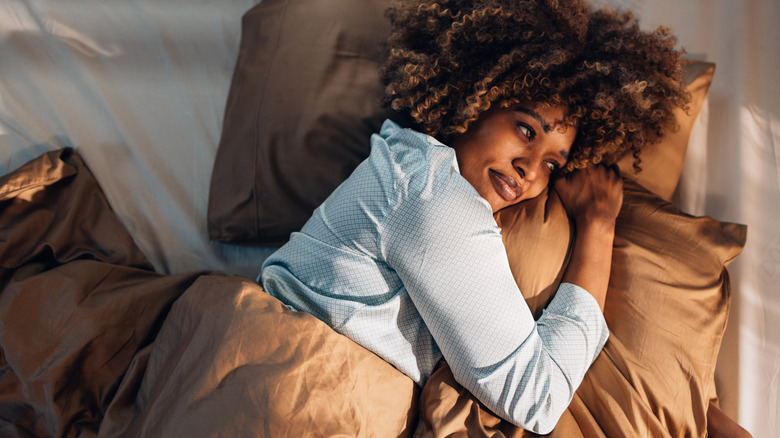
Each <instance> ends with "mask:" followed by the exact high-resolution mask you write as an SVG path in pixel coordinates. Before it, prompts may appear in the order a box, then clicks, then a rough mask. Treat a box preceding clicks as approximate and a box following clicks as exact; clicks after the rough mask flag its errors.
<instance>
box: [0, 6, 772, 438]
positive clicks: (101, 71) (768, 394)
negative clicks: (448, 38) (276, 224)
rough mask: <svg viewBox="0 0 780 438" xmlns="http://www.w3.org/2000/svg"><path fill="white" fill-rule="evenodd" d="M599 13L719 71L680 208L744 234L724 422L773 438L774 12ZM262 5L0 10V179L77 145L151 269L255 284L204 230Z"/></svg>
mask: <svg viewBox="0 0 780 438" xmlns="http://www.w3.org/2000/svg"><path fill="white" fill-rule="evenodd" d="M594 1H598V2H600V3H601V4H612V5H618V6H624V7H628V8H630V9H632V10H634V11H635V12H637V14H638V15H639V16H640V18H641V20H642V21H641V23H642V25H643V27H650V26H656V25H659V24H665V25H667V26H670V27H671V28H672V29H673V30H674V32H675V33H676V34H677V35H678V36H679V39H680V43H681V45H682V46H683V47H685V48H686V49H687V50H688V52H689V54H690V55H692V56H693V57H695V58H699V59H704V60H707V61H712V62H715V63H717V64H718V67H717V71H716V73H715V81H714V83H713V85H712V88H711V89H710V93H709V99H708V101H707V102H706V103H705V106H704V109H703V111H702V113H701V116H700V118H699V121H698V122H697V124H696V126H695V128H694V132H693V134H692V138H691V145H690V149H689V155H688V160H687V162H686V168H685V171H684V177H683V180H682V182H681V187H680V192H679V198H678V199H679V204H680V205H681V206H682V208H683V210H685V211H688V212H691V213H693V214H699V215H701V214H707V215H711V216H714V217H716V218H718V219H721V220H727V221H734V222H741V223H746V224H748V227H749V229H748V243H747V246H746V248H745V251H744V252H743V254H742V255H741V256H740V257H739V258H738V259H737V261H736V262H735V263H734V264H732V265H731V267H730V272H731V274H732V283H733V286H734V291H733V303H734V304H733V307H732V312H731V320H730V323H729V328H728V332H727V335H726V339H725V341H724V345H723V348H722V352H721V360H720V363H719V365H718V373H717V381H718V385H719V390H720V394H721V399H722V406H723V408H724V410H725V411H726V412H727V413H729V414H730V415H732V416H733V417H734V418H737V419H738V420H739V422H740V423H741V424H742V425H743V426H745V427H746V428H747V429H748V430H750V431H751V432H752V433H753V434H754V436H756V437H770V436H778V432H777V431H778V430H780V404H779V403H778V395H779V390H778V387H779V386H780V384H779V382H780V292H778V291H779V290H780V226H779V225H778V217H780V121H779V120H778V117H779V114H780V89H779V88H778V87H777V86H776V85H775V83H776V82H777V79H776V76H777V73H776V72H778V71H780V56H779V55H780V31H779V30H778V29H779V27H778V26H777V24H776V22H777V21H778V20H780V2H778V1H777V0H747V1H743V2H737V1H734V0H682V1H678V0H594ZM256 2H257V0H220V1H218V2H217V1H206V0H165V1H158V0H128V1H123V2H95V1H89V0H60V1H51V0H0V174H4V173H6V172H8V171H9V170H11V169H14V168H16V167H18V166H20V165H21V164H23V163H24V162H26V161H27V160H29V159H32V158H34V157H35V156H37V155H39V154H40V153H42V152H44V151H46V150H50V149H55V148H59V147H62V146H73V147H75V148H76V149H77V150H78V151H79V152H80V153H81V154H82V156H83V157H84V159H85V161H86V162H87V164H88V165H89V166H90V168H91V169H92V171H93V172H94V173H95V176H96V177H97V179H98V181H99V182H100V184H101V186H102V187H103V190H104V191H105V192H106V196H107V197H108V200H109V202H110V203H111V205H112V206H113V208H114V209H115V210H116V212H117V214H118V215H119V217H120V218H121V219H122V220H123V222H124V224H125V225H126V226H127V228H128V229H129V230H130V232H131V233H132V235H133V236H134V238H135V240H136V243H137V244H138V245H139V246H140V248H141V249H142V250H143V251H144V252H145V253H146V254H147V256H149V258H150V259H151V260H152V262H153V263H154V265H155V267H156V268H157V269H158V270H160V271H162V272H183V271H188V270H193V269H216V270H220V271H225V272H229V273H235V274H239V275H245V276H247V277H250V278H254V276H255V275H256V271H257V269H258V266H259V265H260V263H261V262H262V260H263V259H264V258H265V257H266V256H267V255H268V254H269V253H270V251H272V249H267V248H248V247H236V246H229V245H222V244H217V243H214V242H211V241H209V239H208V237H207V235H206V222H205V221H206V219H205V218H206V208H207V201H208V187H209V179H210V175H211V168H212V165H213V160H214V156H215V153H216V149H217V143H218V141H219V135H220V129H221V125H222V115H223V114H222V112H223V108H224V104H225V99H226V97H227V91H228V87H229V85H230V78H231V74H232V70H233V67H234V64H235V59H236V56H237V51H238V44H239V36H240V18H241V15H242V14H243V13H244V12H245V11H246V10H248V9H249V8H250V7H251V6H253V5H254V4H255V3H256Z"/></svg>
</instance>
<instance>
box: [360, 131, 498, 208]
mask: <svg viewBox="0 0 780 438" xmlns="http://www.w3.org/2000/svg"><path fill="white" fill-rule="evenodd" d="M371 155H372V159H374V160H375V162H374V165H375V166H376V168H377V169H381V170H379V171H380V172H387V173H388V177H389V178H392V185H393V190H394V192H395V194H396V196H395V197H394V198H395V199H396V200H397V201H401V200H405V201H407V202H406V204H408V205H407V207H409V208H411V207H410V205H414V206H415V207H414V208H415V209H419V210H434V211H438V210H441V209H442V208H443V207H446V209H452V208H457V209H462V210H476V211H479V212H482V211H483V210H485V211H486V212H487V213H486V215H487V216H490V217H491V219H492V213H491V212H490V207H489V206H488V205H487V204H486V202H484V200H483V199H482V198H481V197H480V196H479V194H478V193H477V191H476V190H475V189H474V188H473V187H472V186H471V184H469V182H468V181H466V179H465V178H463V176H461V174H460V170H459V168H458V162H457V159H456V155H455V151H454V149H452V148H450V147H449V146H446V145H444V144H443V143H441V142H440V141H438V140H437V139H435V138H434V137H431V136H429V135H426V134H424V133H421V132H418V131H415V130H414V129H409V128H403V127H401V126H400V125H398V124H397V123H395V122H393V121H390V120H388V121H386V122H385V124H384V125H383V126H382V130H381V131H380V132H379V134H377V135H376V138H375V141H374V142H372V151H371Z"/></svg>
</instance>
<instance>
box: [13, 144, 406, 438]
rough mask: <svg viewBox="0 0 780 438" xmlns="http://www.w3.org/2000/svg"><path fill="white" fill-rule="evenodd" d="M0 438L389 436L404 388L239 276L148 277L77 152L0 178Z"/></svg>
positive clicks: (376, 361)
mask: <svg viewBox="0 0 780 438" xmlns="http://www.w3.org/2000/svg"><path fill="white" fill-rule="evenodd" d="M0 286H1V287H2V289H0V290H1V292H0V321H1V322H2V324H1V325H0V347H1V348H2V350H1V352H2V355H1V356H0V436H2V437H26V436H39V437H49V436H58V437H59V436H68V437H76V436H79V437H89V436H105V437H113V436H143V437H146V436H187V437H196V436H198V437H201V436H304V435H311V434H314V435H333V434H342V435H344V436H382V435H384V436H399V435H411V433H412V431H413V427H414V426H415V424H416V415H417V409H416V400H417V394H418V392H419V391H418V390H417V388H416V386H415V385H414V384H413V383H412V381H411V380H410V379H408V378H407V377H406V376H404V375H403V374H401V373H400V372H398V371H397V370H395V369H394V368H392V367H391V366H390V365H388V364H387V363H386V362H384V361H383V360H381V359H380V358H378V357H377V356H375V355H374V354H372V353H370V352H368V351H367V350H365V349H363V348H361V347H359V346H358V345H356V344H354V343H353V342H352V341H350V340H349V339H347V338H346V337H343V336H341V335H338V334H337V333H335V332H333V331H332V330H331V329H330V328H328V327H327V326H326V325H324V324H323V323H321V322H320V321H318V320H317V319H315V318H314V317H311V316H309V315H306V314H300V313H294V312H290V311H288V310H287V309H286V308H284V307H283V306H282V305H281V304H280V303H279V302H278V301H277V300H275V299H273V298H272V297H270V296H269V295H267V294H265V293H264V292H263V291H262V289H261V288H260V287H259V286H258V285H257V284H256V283H255V282H253V281H250V280H248V279H243V278H239V277H234V276H227V275H222V274H218V273H210V272H193V273H187V274H181V275H162V274H158V273H155V272H153V271H152V270H151V267H150V264H149V263H148V261H147V260H146V258H145V257H144V255H143V254H142V253H141V252H140V251H139V250H138V248H137V247H136V246H135V245H134V244H133V241H132V238H131V236H130V235H129V234H128V233H127V231H126V230H125V229H124V227H123V226H122V224H121V223H120V222H119V221H118V220H117V218H116V216H114V214H113V212H112V211H111V209H110V207H109V205H108V203H107V202H106V200H105V198H104V197H103V195H102V193H101V191H100V189H99V187H98V186H97V184H96V182H95V180H94V178H93V177H92V175H91V174H90V173H89V171H88V169H87V168H86V167H85V165H84V163H83V162H82V161H81V159H80V158H79V157H78V155H77V154H76V153H75V152H73V151H72V150H69V149H65V150H60V151H55V152H50V153H48V154H45V155H44V156H42V157H40V158H38V159H37V160H35V161H33V162H31V163H28V165H25V166H24V167H23V168H20V169H19V170H17V171H16V172H14V173H12V174H9V175H6V176H5V177H3V178H0Z"/></svg>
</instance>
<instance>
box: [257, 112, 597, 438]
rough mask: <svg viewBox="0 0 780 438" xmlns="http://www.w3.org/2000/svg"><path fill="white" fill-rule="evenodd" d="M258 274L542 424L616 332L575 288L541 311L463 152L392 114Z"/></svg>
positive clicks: (372, 343)
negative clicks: (466, 170) (518, 275)
mask: <svg viewBox="0 0 780 438" xmlns="http://www.w3.org/2000/svg"><path fill="white" fill-rule="evenodd" d="M301 171H302V172H305V169H301ZM260 280H261V281H262V284H263V287H264V289H265V290H266V292H268V293H269V294H271V295H273V296H275V297H277V298H279V299H280V300H282V301H283V302H284V303H286V304H287V305H288V306H290V307H291V308H293V309H295V310H298V311H304V312H307V313H310V314H312V315H314V316H316V317H317V318H319V319H321V320H322V321H324V322H326V323H327V324H329V325H330V326H331V327H333V328H334V329H335V330H337V331H338V332H340V333H342V334H344V335H346V336H348V337H350V338H351V339H353V340H354V341H355V342H357V343H359V344H361V345H363V346H364V347H366V348H367V349H369V350H371V351H373V352H375V353H376V354H378V355H379V356H381V357H382V358H384V359H385V360H386V361H388V362H390V363H392V364H393V365H394V366H395V367H397V368H398V369H399V370H401V371H402V372H404V373H405V374H407V375H408V376H410V377H411V378H412V379H414V380H415V381H417V382H418V383H420V384H423V383H424V382H425V380H426V379H427V378H428V377H429V376H430V375H431V373H432V372H433V369H434V367H435V366H436V364H437V362H438V361H439V359H441V357H442V356H443V357H444V358H446V360H447V362H448V363H449V365H450V367H451V369H452V371H453V373H454V375H455V378H456V379H457V380H458V382H459V383H461V384H462V385H463V386H464V387H465V388H467V389H468V390H470V391H471V392H472V393H473V394H474V395H475V396H476V397H477V398H478V399H479V400H480V401H482V402H483V403H484V404H485V405H486V406H488V407H489V408H491V409H492V410H493V411H494V412H496V413H497V414H499V415H501V416H502V417H504V418H507V419H508V420H510V421H513V422H514V423H515V424H519V425H521V426H523V427H526V428H527V429H529V430H533V431H536V432H542V433H544V432H545V431H549V429H551V428H552V426H554V424H555V422H556V421H557V419H558V417H559V416H560V414H561V413H562V412H563V410H564V409H565V408H566V407H567V406H568V404H569V402H570V401H571V397H572V396H573V394H574V391H575V390H576V388H577V386H579V384H580V382H581V381H582V378H583V376H584V374H585V371H586V370H587V369H588V367H589V366H590V364H591V363H592V362H593V360H595V358H596V355H597V354H598V353H599V352H600V351H601V348H602V347H603V346H604V343H605V342H606V340H607V336H608V331H607V327H606V323H605V321H604V317H603V315H602V313H601V310H600V309H599V306H598V304H597V303H596V301H595V300H594V299H593V297H592V296H591V295H590V294H588V293H587V292H586V291H584V290H583V289H581V288H579V287H578V286H576V285H573V284H568V283H564V284H562V285H561V287H560V288H559V289H558V291H557V293H556V296H555V298H554V299H553V300H552V301H551V303H550V305H549V306H548V307H547V309H545V311H544V313H543V314H542V316H541V317H540V318H539V320H538V321H534V319H533V316H532V314H531V312H530V309H529V308H528V306H527V305H526V303H525V300H524V299H523V296H522V294H521V293H520V291H519V290H518V288H517V285H516V284H515V282H514V278H513V276H512V273H511V271H510V269H509V263H508V261H507V257H506V252H505V249H504V246H503V242H502V240H501V234H500V230H499V228H498V226H497V225H496V222H495V220H494V219H493V215H492V211H491V208H490V205H489V204H488V203H487V201H485V200H484V199H483V198H481V197H480V196H479V194H478V193H477V191H476V190H475V189H474V188H473V187H472V186H471V185H470V184H469V183H468V182H467V181H466V180H465V179H464V178H463V177H462V176H461V175H460V173H459V171H458V164H457V161H456V158H455V153H454V151H453V150H452V149H451V148H449V147H447V146H444V145H442V144H441V143H439V142H438V141H437V140H435V139H434V138H432V137H430V136H427V135H424V134H421V133H419V132H416V131H413V130H409V129H401V128H400V127H399V126H398V125H396V124H394V123H393V122H390V121H387V122H385V124H384V126H383V127H382V130H381V132H380V133H379V134H378V135H374V136H373V137H372V139H371V155H370V157H369V158H368V159H367V160H366V161H365V162H363V163H362V164H361V165H360V166H359V167H358V168H357V169H356V170H355V172H354V173H353V174H352V175H351V176H350V177H349V178H348V179H347V180H346V181H345V182H344V183H343V184H342V185H341V186H340V187H339V188H338V189H336V191H335V192H334V193H333V194H332V195H331V196H330V197H329V198H328V199H327V200H326V201H325V202H324V203H323V204H322V205H321V206H320V207H319V208H318V209H317V210H316V211H315V212H314V214H313V216H312V218H311V219H310V220H309V221H308V223H307V224H306V225H305V226H304V228H303V229H302V230H301V232H299V233H294V234H293V235H292V236H291V238H290V241H289V243H287V244H286V245H285V246H283V247H282V248H280V249H279V250H278V251H277V252H275V253H274V254H272V255H271V257H269V258H268V259H267V260H266V262H265V263H264V265H263V270H262V274H261V277H260Z"/></svg>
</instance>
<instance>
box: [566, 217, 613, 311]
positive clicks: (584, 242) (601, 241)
mask: <svg viewBox="0 0 780 438" xmlns="http://www.w3.org/2000/svg"><path fill="white" fill-rule="evenodd" d="M614 238H615V225H614V222H603V221H599V222H589V223H585V224H579V223H578V224H577V227H576V235H575V238H574V247H573V249H572V255H571V260H570V261H569V266H568V267H567V268H566V273H565V274H564V276H563V281H565V282H567V283H573V284H576V285H577V286H579V287H581V288H583V289H585V290H586V291H588V292H589V293H590V294H591V295H593V298H595V299H596V302H597V303H598V304H599V306H600V307H601V310H602V311H603V310H604V302H605V300H606V296H607V286H608V285H609V272H610V267H611V265H612V244H613V242H614Z"/></svg>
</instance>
